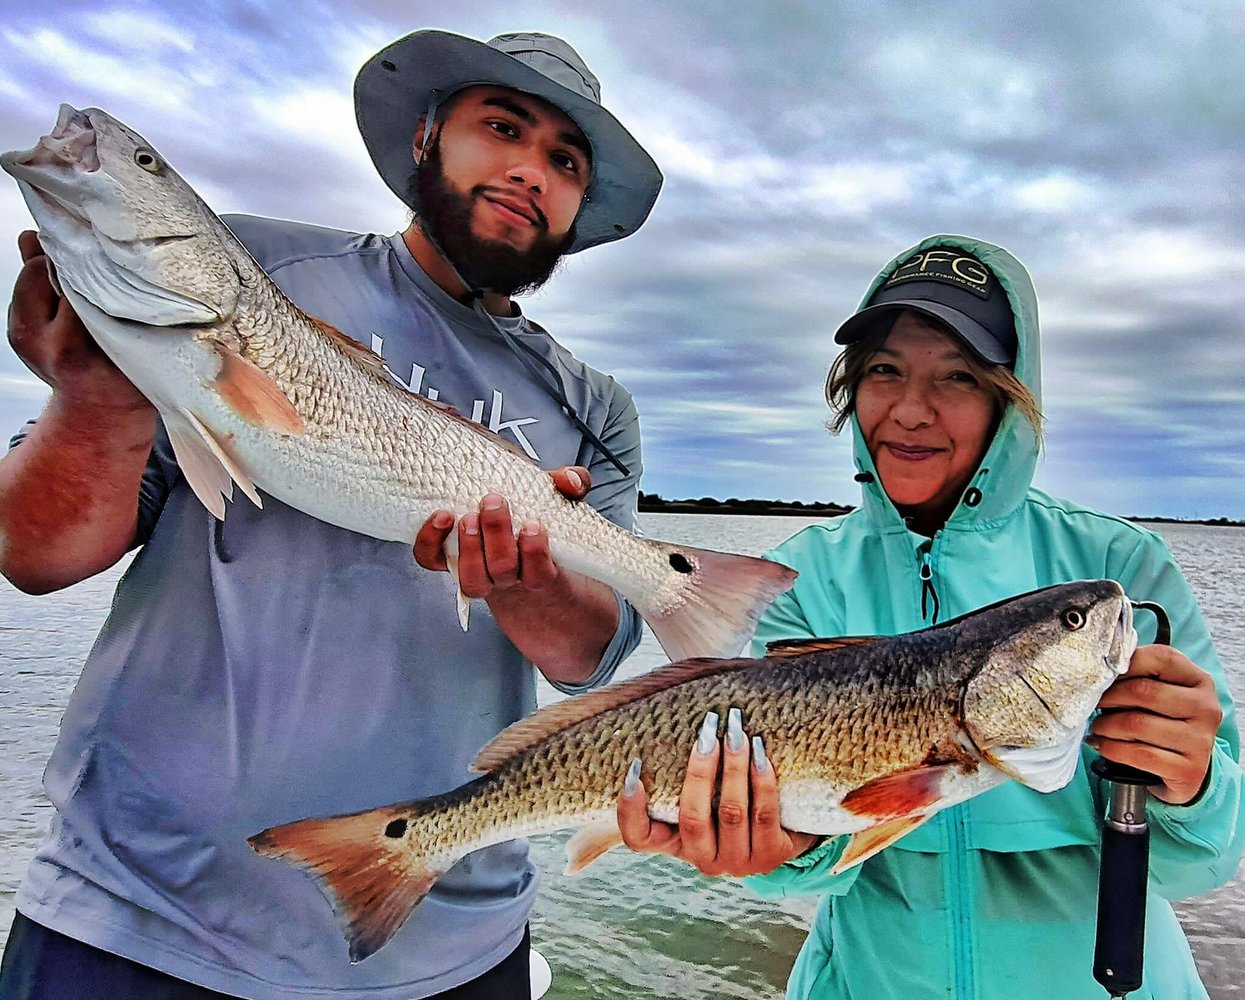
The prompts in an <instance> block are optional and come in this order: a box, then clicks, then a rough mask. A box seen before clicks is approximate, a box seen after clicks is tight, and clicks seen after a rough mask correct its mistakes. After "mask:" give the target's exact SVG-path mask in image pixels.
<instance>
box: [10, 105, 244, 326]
mask: <svg viewBox="0 0 1245 1000" xmlns="http://www.w3.org/2000/svg"><path fill="white" fill-rule="evenodd" d="M0 167H2V168H3V169H4V170H5V171H7V172H8V173H9V174H11V175H12V176H13V177H14V178H15V179H16V180H17V183H18V186H19V187H20V189H21V192H22V196H23V197H24V198H25V200H26V204H27V206H28V207H29V208H30V212H31V215H33V216H34V218H35V221H36V222H37V223H38V224H39V239H40V242H41V243H42V245H43V248H44V250H45V252H46V253H47V254H48V256H49V257H50V258H51V259H52V262H53V263H54V264H55V265H56V270H57V276H58V278H59V279H60V281H61V283H62V284H63V285H68V286H69V287H70V288H71V289H72V290H73V291H75V292H77V293H78V294H79V295H81V296H82V297H83V298H84V299H86V300H87V301H88V302H90V303H91V304H92V305H93V306H95V307H96V308H98V309H100V310H101V311H103V312H105V313H107V314H108V315H110V316H113V317H116V318H118V319H128V320H134V321H136V322H140V323H144V324H147V325H150V326H172V325H185V324H194V325H203V324H209V323H216V322H220V321H223V320H227V319H228V318H229V317H230V316H231V315H232V314H233V311H234V309H235V308H236V307H237V303H238V296H239V293H240V289H241V281H240V279H239V277H238V271H237V268H236V267H235V266H234V264H233V262H232V259H231V258H230V256H229V253H228V250H227V249H226V247H225V245H224V243H223V241H222V239H221V237H220V230H222V229H224V225H223V223H221V222H220V220H218V219H217V218H216V217H215V215H213V214H212V212H211V210H210V209H209V208H208V207H207V206H206V205H205V204H204V203H203V201H202V200H201V199H200V198H199V196H198V195H196V194H195V192H194V190H193V189H192V188H191V187H190V185H189V184H187V183H186V181H184V180H183V179H182V178H181V177H180V176H179V175H178V174H177V172H176V171H174V170H173V169H172V167H170V166H169V165H168V164H167V163H166V162H165V160H164V158H163V157H162V156H160V154H159V153H158V152H157V151H156V150H155V149H154V148H153V147H152V146H151V144H150V143H148V142H147V141H146V140H145V139H144V138H143V137H142V136H140V135H139V134H138V133H136V132H134V131H132V130H131V129H130V128H128V127H127V126H126V125H124V124H122V123H121V122H119V121H117V120H116V119H115V118H113V117H112V116H111V115H109V114H107V113H106V112H104V111H100V110H99V109H98V108H88V109H86V110H84V111H79V110H77V109H75V108H72V107H70V106H69V105H67V104H62V105H61V108H60V114H59V116H58V117H57V121H56V126H55V128H53V129H52V131H51V132H50V133H49V134H47V135H45V136H43V137H42V138H41V139H40V140H39V142H38V143H37V144H36V145H35V146H34V147H33V148H31V149H27V150H17V151H14V152H9V153H4V154H3V155H0ZM226 232H227V230H226Z"/></svg>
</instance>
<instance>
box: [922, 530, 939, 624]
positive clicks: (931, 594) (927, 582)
mask: <svg viewBox="0 0 1245 1000" xmlns="http://www.w3.org/2000/svg"><path fill="white" fill-rule="evenodd" d="M933 547H934V540H933V539H932V538H927V539H926V540H925V541H923V542H922V543H921V545H920V547H919V548H918V549H917V554H918V555H919V556H920V557H921V568H920V571H919V575H920V577H921V620H922V621H926V620H928V621H929V623H930V624H931V625H936V624H938V591H937V590H936V589H935V588H934V569H933V567H932V566H931V565H930V558H929V556H930V551H931V550H932V549H933Z"/></svg>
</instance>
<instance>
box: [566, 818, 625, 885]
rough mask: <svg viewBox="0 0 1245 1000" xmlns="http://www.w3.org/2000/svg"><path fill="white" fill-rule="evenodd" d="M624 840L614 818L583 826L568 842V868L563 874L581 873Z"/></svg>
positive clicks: (619, 845) (620, 844)
mask: <svg viewBox="0 0 1245 1000" xmlns="http://www.w3.org/2000/svg"><path fill="white" fill-rule="evenodd" d="M622 842H623V839H622V834H621V833H619V832H618V824H617V823H616V822H615V821H614V820H612V819H608V820H602V821H601V822H600V823H592V824H590V825H589V826H585V827H581V828H580V829H579V830H577V831H576V832H575V835H574V836H573V837H571V839H570V840H568V841H567V842H566V869H565V871H564V872H563V874H564V875H578V874H580V873H581V872H582V871H583V870H584V869H585V868H587V867H588V866H589V865H590V864H592V863H593V862H594V861H596V860H597V859H598V858H600V857H601V856H602V855H603V854H605V853H606V852H608V851H612V850H613V849H614V848H615V847H621V846H622Z"/></svg>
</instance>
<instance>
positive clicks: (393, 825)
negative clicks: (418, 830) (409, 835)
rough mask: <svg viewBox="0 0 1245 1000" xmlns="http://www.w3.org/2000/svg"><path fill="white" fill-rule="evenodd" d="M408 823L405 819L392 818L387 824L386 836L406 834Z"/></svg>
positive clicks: (396, 836) (395, 836) (394, 836)
mask: <svg viewBox="0 0 1245 1000" xmlns="http://www.w3.org/2000/svg"><path fill="white" fill-rule="evenodd" d="M406 827H407V823H406V820H404V819H394V820H390V821H389V823H388V824H386V826H385V836H386V837H393V838H395V839H396V838H398V837H402V836H404V835H405V834H406Z"/></svg>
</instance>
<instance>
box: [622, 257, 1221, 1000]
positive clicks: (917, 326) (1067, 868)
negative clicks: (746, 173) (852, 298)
mask: <svg viewBox="0 0 1245 1000" xmlns="http://www.w3.org/2000/svg"><path fill="white" fill-rule="evenodd" d="M1013 321H1014V322H1013ZM836 340H838V341H839V342H840V343H846V344H848V345H849V346H848V348H847V350H846V351H845V353H844V358H843V359H842V360H841V361H840V362H839V363H838V364H837V365H836V367H835V369H834V370H832V372H831V379H830V381H829V383H828V387H827V398H828V400H829V401H830V403H831V405H832V406H833V407H835V408H836V409H837V410H838V412H839V415H840V423H839V426H842V425H843V423H845V422H846V420H847V419H848V418H850V421H851V427H852V433H853V437H854V443H855V455H856V465H857V468H858V470H859V474H858V475H857V477H856V478H857V480H858V481H859V482H861V483H862V484H863V500H862V503H861V506H860V508H859V509H857V510H855V511H853V512H852V513H851V514H849V515H847V516H845V517H841V518H835V519H833V520H829V521H826V522H824V523H822V524H818V525H814V526H812V527H810V528H806V529H805V530H803V531H801V532H799V533H798V534H796V535H795V536H793V537H792V538H790V539H788V540H787V541H786V542H783V543H782V544H781V545H779V546H778V547H777V548H775V549H773V550H772V551H770V552H768V553H767V555H768V556H769V557H770V558H772V559H775V560H777V561H778V562H782V563H786V564H787V565H789V566H792V567H793V568H795V569H797V570H799V572H800V576H799V579H798V580H797V582H796V585H795V587H794V588H793V589H792V590H791V591H789V592H788V593H786V594H784V595H782V596H781V597H779V598H778V600H777V601H775V603H774V604H773V606H772V607H771V608H770V610H769V611H768V612H767V613H766V615H765V617H764V619H763V620H762V622H761V624H760V627H759V629H758V631H757V636H756V643H755V646H754V654H755V655H763V654H764V646H765V643H766V642H768V641H770V640H774V639H782V638H792V637H812V636H835V635H878V634H894V633H899V632H906V631H911V630H913V629H919V628H922V627H925V626H928V625H931V624H933V623H935V622H938V621H945V620H946V619H948V618H952V617H954V616H956V615H960V614H963V613H966V612H969V611H972V610H974V609H976V608H978V607H981V606H983V605H986V604H990V603H993V602H995V601H998V600H1000V599H1002V598H1006V597H1009V596H1012V595H1015V594H1019V593H1022V592H1025V591H1029V590H1033V589H1036V588H1038V587H1042V586H1046V585H1048V584H1053V583H1060V582H1065V581H1069V580H1075V579H1094V578H1111V579H1115V580H1118V581H1119V582H1120V583H1121V584H1122V585H1123V586H1124V588H1125V590H1126V592H1127V593H1128V595H1129V596H1130V597H1131V598H1132V599H1133V600H1138V601H1141V600H1144V601H1156V602H1158V603H1160V604H1162V605H1163V607H1164V608H1166V610H1167V612H1168V614H1169V615H1170V618H1171V625H1172V643H1173V646H1174V647H1175V650H1168V649H1166V647H1159V646H1153V645H1150V646H1143V647H1142V648H1139V650H1138V652H1137V654H1135V656H1134V658H1133V661H1132V664H1131V666H1130V670H1129V673H1128V674H1127V675H1126V676H1125V677H1124V678H1121V680H1120V681H1117V682H1116V684H1115V685H1114V686H1113V687H1112V688H1111V689H1110V690H1109V691H1108V692H1107V694H1105V695H1104V696H1103V700H1102V702H1101V705H1100V707H1101V708H1103V709H1111V710H1112V711H1106V712H1103V713H1101V714H1100V715H1099V716H1098V717H1097V718H1096V720H1095V721H1094V723H1093V726H1092V728H1091V736H1090V739H1089V742H1090V743H1091V744H1092V747H1091V746H1087V747H1086V748H1085V750H1084V753H1083V755H1082V757H1083V759H1082V761H1081V765H1080V767H1079V768H1078V770H1077V773H1076V776H1075V777H1074V778H1073V780H1072V782H1071V783H1070V784H1069V785H1068V786H1066V787H1065V788H1063V789H1062V790H1060V791H1058V792H1054V793H1051V794H1039V793H1037V792H1034V791H1031V790H1030V789H1027V788H1025V787H1023V786H1022V785H1020V784H1018V783H1016V782H1008V783H1006V784H1004V785H1002V786H1000V787H998V788H997V789H995V790H992V791H989V792H986V793H985V794H982V795H980V796H978V797H977V798H975V799H971V800H969V801H968V802H965V803H963V804H961V805H958V806H954V807H952V808H949V809H946V810H944V811H942V812H940V813H938V814H937V815H935V816H934V817H933V818H932V819H931V820H929V821H928V822H926V823H925V824H924V825H922V826H920V827H918V828H917V829H916V830H915V831H913V832H912V833H910V834H908V835H907V836H905V837H903V838H902V839H900V840H899V841H897V842H896V843H894V844H893V845H891V846H890V847H888V848H886V849H885V850H883V851H881V852H880V853H879V854H877V855H875V856H874V857H872V858H870V859H868V860H867V861H865V862H864V863H863V864H860V865H857V866H856V867H853V868H850V869H848V870H847V871H845V872H843V873H841V874H839V875H832V874H831V871H830V870H831V868H832V866H833V865H834V862H835V861H836V860H837V858H838V856H839V854H840V853H841V852H842V850H843V847H844V844H845V842H846V838H832V839H828V840H825V841H823V842H820V843H814V842H813V839H812V838H810V837H808V836H806V835H803V834H797V833H790V832H788V831H784V830H782V829H781V828H780V827H777V826H776V823H775V822H774V817H775V816H776V793H775V790H774V788H775V782H774V776H773V774H772V772H771V771H770V770H769V769H768V767H767V766H766V764H765V761H764V750H763V747H759V746H756V745H755V743H756V741H754V746H753V749H752V752H751V753H750V752H749V746H748V743H747V741H746V740H745V739H744V738H743V734H742V732H741V726H740V722H739V718H738V713H737V712H735V711H732V712H731V717H730V719H729V721H728V726H727V738H726V741H725V744H724V745H720V744H719V743H718V742H717V740H716V739H714V738H713V735H712V734H714V733H716V726H717V719H716V717H714V718H713V719H712V720H711V721H712V726H709V727H707V728H706V730H704V731H703V732H704V738H703V739H702V740H701V741H700V745H698V750H697V751H696V752H693V754H692V758H691V760H690V762H689V767H688V780H687V784H686V785H685V788H684V794H683V799H682V803H681V810H680V826H679V827H677V828H674V827H668V826H665V825H664V824H660V823H656V822H651V821H649V819H648V817H647V814H646V811H645V809H644V802H645V798H646V797H645V794H644V791H643V788H642V786H640V785H639V784H638V781H637V777H636V775H637V773H638V772H637V771H636V769H635V768H634V766H633V769H632V773H631V774H630V775H629V776H628V781H627V783H626V785H625V788H624V795H623V797H622V799H620V802H619V825H620V828H621V830H622V832H623V835H624V839H625V841H626V842H627V844H628V845H629V846H631V847H632V848H633V849H636V850H642V851H660V852H664V853H671V854H675V855H677V856H680V857H683V858H685V859H687V860H689V861H690V862H692V863H693V864H695V865H696V866H697V867H698V868H700V869H701V870H702V871H704V872H706V873H707V874H731V875H749V874H751V875H753V876H754V877H752V878H749V879H748V882H747V884H748V885H749V886H750V887H751V888H753V889H754V890H755V891H757V892H758V893H760V894H761V895H764V896H770V897H778V896H787V895H795V894H808V893H816V894H824V898H823V899H822V901H821V904H820V905H819V907H818V908H817V913H816V917H815V919H814V922H813V926H812V930H811V933H810V935H809V938H808V940H807V942H806V943H805V945H804V947H803V949H802V950H801V951H800V954H799V956H798V958H797V960H796V963H795V968H794V970H793V972H792V975H791V980H790V983H789V986H788V997H790V998H800V1000H804V998H808V1000H840V998H849V997H850V998H857V1000H885V998H890V997H894V998H896V1000H899V998H902V1000H923V998H928V997H940V998H947V997H949V998H957V1000H970V998H971V1000H994V998H998V997H1017V998H1022V1000H1025V998H1033V1000H1037V998H1042V1000H1046V998H1049V1000H1080V998H1085V1000H1102V998H1103V997H1105V996H1106V994H1105V992H1104V990H1103V988H1102V987H1101V986H1099V985H1098V984H1097V983H1096V982H1094V980H1093V978H1092V975H1091V967H1092V957H1093V940H1094V925H1095V912H1096V910H1095V906H1096V902H1095V901H1096V893H1097V874H1098V844H1099V837H1100V834H1099V818H1100V817H1101V816H1102V814H1103V812H1104V793H1103V788H1102V785H1101V783H1100V780H1099V779H1098V778H1097V777H1095V776H1094V775H1092V774H1091V772H1090V771H1089V769H1088V766H1087V765H1088V763H1089V761H1091V760H1092V759H1093V757H1094V756H1095V755H1096V752H1097V751H1101V752H1102V753H1103V754H1104V755H1105V756H1108V757H1110V758H1112V759H1115V760H1118V761H1120V762H1121V763H1127V764H1132V765H1134V766H1136V767H1141V768H1143V769H1145V770H1149V771H1152V772H1154V773H1156V774H1158V775H1159V776H1160V777H1162V778H1163V779H1164V783H1163V784H1162V785H1160V786H1158V787H1157V788H1156V789H1154V795H1153V796H1152V797H1151V803H1150V810H1149V816H1150V820H1151V831H1152V833H1151V856H1150V883H1149V898H1148V902H1147V921H1146V965H1145V970H1144V976H1145V982H1144V985H1143V987H1142V988H1141V990H1139V991H1137V992H1136V993H1133V994H1131V996H1132V997H1134V998H1136V1000H1142V998H1161V1000H1185V998H1205V997H1206V996H1207V994H1206V991H1205V989H1204V987H1203V986H1202V984H1201V982H1200V980H1199V979H1198V975H1197V970H1196V968H1195V967H1194V964H1193V959H1192V956H1191V954H1190V951H1189V946H1188V943H1187V941H1186V940H1185V937H1184V934H1183V932H1182V930H1181V928H1180V926H1179V924H1178V922H1177V920H1176V917H1175V916H1174V914H1173V912H1172V908H1171V905H1170V902H1169V901H1170V900H1174V899H1182V898H1187V897H1190V896H1196V895H1198V894H1200V893H1204V892H1206V891H1208V890H1210V889H1212V888H1214V887H1216V886H1218V885H1221V884H1222V883H1224V882H1226V881H1227V880H1228V879H1229V878H1231V876H1232V874H1233V872H1234V871H1235V869H1236V866H1237V864H1238V862H1239V860H1240V857H1241V854H1242V850H1243V848H1245V813H1243V810H1242V774H1241V767H1240V764H1239V763H1238V757H1239V751H1240V746H1239V733H1238V730H1237V726H1236V722H1235V717H1234V713H1233V707H1232V701H1231V697H1230V695H1229V693H1228V689H1227V686H1226V683H1225V680H1224V674H1223V669H1222V666H1221V664H1220V662H1219V659H1218V656H1217V655H1216V653H1215V649H1214V646H1213V645H1212V643H1211V638H1210V634H1209V632H1208V630H1207V627H1206V623H1205V621H1204V620H1203V618H1202V615H1201V613H1200V611H1199V610H1198V607H1197V604H1196V601H1195V599H1194V596H1193V593H1192V591H1191V590H1190V588H1189V585H1188V583H1187V582H1186V580H1185V578H1184V576H1183V575H1182V573H1181V572H1180V570H1179V568H1178V567H1177V566H1176V563H1175V561H1174V560H1173V558H1172V556H1171V553H1170V552H1169V551H1168V548H1167V546H1166V544H1165V543H1164V542H1163V540H1162V539H1161V538H1160V537H1159V536H1158V535H1156V534H1154V533H1153V532H1150V531H1147V530H1146V529H1144V528H1141V527H1138V526H1137V525H1135V524H1132V523H1129V522H1127V521H1124V520H1121V519H1119V518H1115V517H1110V516H1108V515H1105V514H1101V513H1099V512H1097V511H1093V510H1089V509H1087V508H1085V507H1082V506H1080V505H1078V504H1075V503H1071V502H1069V501H1066V500H1060V499H1057V498H1055V497H1052V496H1049V495H1047V494H1046V493H1043V492H1042V491H1040V490H1038V489H1035V488H1033V486H1032V485H1031V480H1032V477H1033V472H1034V467H1035V465H1036V460H1037V456H1038V451H1039V445H1040V421H1041V418H1040V415H1039V411H1038V408H1037V407H1038V404H1039V401H1040V372H1039V352H1038V325H1037V302H1036V297H1035V294H1034V291H1033V287H1032V284H1031V283H1030V280H1029V276H1028V274H1027V273H1026V272H1025V270H1024V268H1023V267H1022V266H1021V265H1020V263H1019V262H1018V261H1017V260H1016V259H1015V258H1013V257H1012V256H1011V255H1010V254H1008V253H1007V252H1006V251H1005V250H1002V249H1000V248H999V247H996V246H992V245H990V244H987V243H983V242H981V241H977V240H971V239H966V238H963V237H956V236H947V235H939V236H932V237H929V238H928V239H925V240H923V241H922V242H921V243H920V244H918V245H917V246H915V247H913V248H912V249H910V250H908V251H907V252H905V253H904V254H901V255H900V256H899V257H897V258H895V260H893V261H891V263H890V264H888V265H887V267H886V268H885V269H883V271H882V272H881V273H880V274H879V275H878V277H877V278H876V279H875V281H874V283H873V284H872V285H871V287H870V289H869V292H868V293H867V294H866V296H865V300H864V302H863V304H862V306H861V309H860V310H859V311H858V312H857V313H856V315H855V316H853V317H852V318H851V319H849V320H848V322H847V323H845V324H844V326H843V327H842V328H841V329H840V331H839V333H838V335H837V336H836ZM1013 375H1014V377H1013ZM1137 628H1138V632H1139V635H1140V638H1141V641H1142V642H1143V643H1145V642H1152V641H1153V636H1154V633H1155V628H1154V623H1153V621H1152V620H1150V618H1149V616H1148V615H1146V614H1145V613H1144V612H1141V613H1138V615H1137ZM1095 748H1096V749H1095ZM719 760H720V762H721V776H720V779H719V778H717V775H718V769H719ZM715 793H716V794H717V795H718V796H719V799H720V801H719V805H718V807H717V811H716V812H714V811H713V809H712V807H711V806H710V802H711V800H712V797H713V795H714V794H715ZM801 852H802V853H801ZM775 865H777V867H776V868H775ZM761 873H765V874H761Z"/></svg>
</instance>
